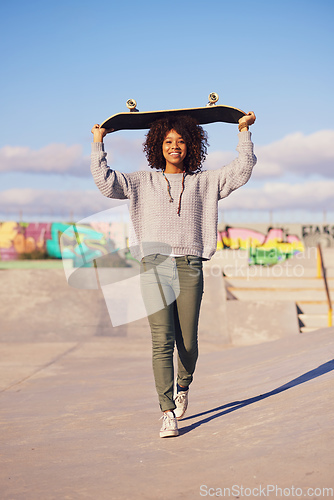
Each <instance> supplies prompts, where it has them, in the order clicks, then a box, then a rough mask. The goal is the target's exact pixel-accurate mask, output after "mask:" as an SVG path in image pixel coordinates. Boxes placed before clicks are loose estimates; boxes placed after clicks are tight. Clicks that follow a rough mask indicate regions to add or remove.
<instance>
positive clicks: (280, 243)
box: [218, 226, 304, 265]
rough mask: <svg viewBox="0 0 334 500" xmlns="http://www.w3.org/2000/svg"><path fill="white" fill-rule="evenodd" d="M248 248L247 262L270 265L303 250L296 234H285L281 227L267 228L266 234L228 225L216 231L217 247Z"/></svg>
mask: <svg viewBox="0 0 334 500" xmlns="http://www.w3.org/2000/svg"><path fill="white" fill-rule="evenodd" d="M219 248H230V249H233V250H238V249H240V250H248V251H249V264H251V265H254V264H262V265H272V264H277V262H282V261H284V260H286V259H288V258H290V257H292V256H293V255H296V254H297V253H299V252H303V251H304V244H303V242H302V241H301V240H300V239H299V238H298V236H296V235H292V234H288V235H285V233H284V230H283V229H282V228H269V229H268V232H267V234H263V233H260V232H259V231H255V230H253V229H246V228H238V227H228V226H226V228H225V230H224V231H220V232H219V233H218V249H219Z"/></svg>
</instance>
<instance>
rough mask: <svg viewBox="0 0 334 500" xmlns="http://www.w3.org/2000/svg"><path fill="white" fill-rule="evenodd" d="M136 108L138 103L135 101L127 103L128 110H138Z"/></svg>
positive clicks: (131, 100) (129, 100) (130, 100)
mask: <svg viewBox="0 0 334 500" xmlns="http://www.w3.org/2000/svg"><path fill="white" fill-rule="evenodd" d="M136 106H137V102H136V101H135V100H134V99H128V100H127V101H126V107H127V108H128V109H136Z"/></svg>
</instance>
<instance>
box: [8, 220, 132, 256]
mask: <svg viewBox="0 0 334 500" xmlns="http://www.w3.org/2000/svg"><path fill="white" fill-rule="evenodd" d="M99 224H100V223H98V222H97V223H92V224H89V225H80V224H75V225H73V224H65V223H58V222H54V223H51V222H49V223H23V222H13V221H11V222H2V223H0V260H3V261H4V260H18V259H20V258H24V257H26V258H27V257H29V256H34V258H47V257H49V258H54V259H61V258H62V257H64V258H67V259H74V260H75V259H82V257H83V255H84V258H85V260H87V262H88V261H90V260H92V259H94V258H97V257H102V256H104V255H107V254H110V253H112V252H115V251H116V250H117V248H124V246H125V241H126V238H125V236H124V227H123V224H117V223H112V224H107V225H104V226H103V230H104V231H105V232H102V231H99V230H98V229H99V228H100V226H99ZM113 226H114V227H113ZM119 226H121V227H119ZM101 229H102V227H101ZM63 233H64V238H63V240H62V244H61V235H62V234H63ZM111 235H112V236H113V238H111Z"/></svg>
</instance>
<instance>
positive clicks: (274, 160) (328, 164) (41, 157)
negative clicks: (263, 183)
mask: <svg viewBox="0 0 334 500" xmlns="http://www.w3.org/2000/svg"><path fill="white" fill-rule="evenodd" d="M106 143H107V145H106V150H107V152H108V157H107V158H108V164H109V165H110V166H111V167H112V168H115V169H119V170H121V171H124V172H133V171H136V170H147V169H148V166H147V163H146V159H145V156H144V154H143V151H142V140H140V139H128V138H124V137H121V136H113V135H112V134H111V135H110V136H107V139H106ZM255 154H256V156H257V158H258V163H257V165H256V167H255V169H254V172H253V178H263V179H264V178H268V179H269V178H274V177H276V178H279V177H283V176H284V175H286V174H289V173H290V174H291V173H292V174H295V175H297V176H300V177H303V178H305V177H308V176H310V175H313V174H318V175H321V176H323V177H326V178H333V177H334V130H323V131H319V132H315V133H313V134H310V135H303V134H302V133H299V132H298V133H295V134H290V135H288V136H286V137H284V138H283V139H280V140H279V141H276V142H272V143H271V144H268V145H266V146H257V145H256V144H255ZM236 156H237V152H236V151H234V152H233V151H212V152H210V153H209V155H208V157H207V160H206V162H205V164H204V168H205V169H209V170H211V169H217V168H220V167H222V166H223V165H227V164H228V163H230V162H231V161H232V160H233V159H234V158H236ZM15 171H20V172H27V173H38V174H50V173H52V174H60V175H63V174H70V175H74V176H80V177H81V176H82V177H85V176H87V177H89V176H90V175H91V174H90V169H89V157H88V156H84V155H83V152H82V146H80V145H78V144H74V145H72V146H66V145H65V144H50V145H48V146H45V147H44V148H41V149H39V150H32V149H30V148H28V147H20V146H5V147H3V148H2V149H0V172H15Z"/></svg>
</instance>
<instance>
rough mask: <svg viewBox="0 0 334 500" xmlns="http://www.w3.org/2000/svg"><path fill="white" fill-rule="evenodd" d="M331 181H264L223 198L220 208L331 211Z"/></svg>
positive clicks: (333, 201) (333, 204)
mask: <svg viewBox="0 0 334 500" xmlns="http://www.w3.org/2000/svg"><path fill="white" fill-rule="evenodd" d="M333 193H334V180H319V181H307V182H304V183H299V184H293V185H292V184H289V183H287V182H267V183H265V184H264V185H263V186H262V187H256V188H249V187H246V186H245V187H243V188H241V189H238V190H237V191H235V192H234V193H232V194H231V195H230V196H229V197H228V198H226V199H224V200H223V201H222V202H220V203H221V205H220V206H221V207H222V208H224V209H227V210H231V209H249V210H254V209H256V210H275V209H276V210H278V209H306V210H334V197H333Z"/></svg>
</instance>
